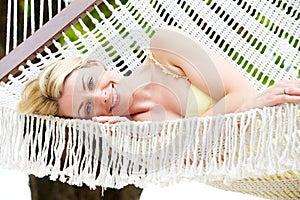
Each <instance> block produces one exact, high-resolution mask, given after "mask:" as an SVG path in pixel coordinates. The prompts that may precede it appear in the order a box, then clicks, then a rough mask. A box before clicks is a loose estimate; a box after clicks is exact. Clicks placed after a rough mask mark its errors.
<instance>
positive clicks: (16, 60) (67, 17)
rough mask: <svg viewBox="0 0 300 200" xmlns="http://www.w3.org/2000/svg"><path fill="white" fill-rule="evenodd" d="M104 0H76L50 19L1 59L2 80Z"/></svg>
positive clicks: (0, 78)
mask: <svg viewBox="0 0 300 200" xmlns="http://www.w3.org/2000/svg"><path fill="white" fill-rule="evenodd" d="M101 2H102V0H74V1H73V2H72V3H71V4H70V5H68V6H67V7H66V8H64V9H63V10H62V11H61V12H59V13H58V14H57V15H56V16H55V17H53V18H52V19H51V20H49V21H48V22H47V23H46V24H45V25H44V26H43V27H41V28H40V29H39V30H37V31H36V32H35V33H34V34H32V36H30V37H28V38H27V39H26V40H25V41H24V42H22V43H21V44H20V45H19V46H17V47H16V48H15V49H14V50H12V51H11V52H10V53H9V54H8V55H6V56H5V57H3V58H2V59H1V60H0V80H2V81H6V80H7V76H8V74H16V73H17V72H18V70H17V68H18V67H19V66H20V65H21V64H24V63H25V62H26V60H28V59H31V58H33V57H35V55H36V52H38V51H39V50H41V49H43V47H45V46H47V45H48V44H50V43H52V40H53V39H57V37H59V36H60V35H61V34H60V33H61V32H62V31H65V30H66V29H67V28H69V27H70V25H71V24H72V23H74V21H76V20H77V19H78V18H79V17H82V16H83V15H84V14H85V12H86V11H89V10H91V9H93V5H95V4H100V3H101Z"/></svg>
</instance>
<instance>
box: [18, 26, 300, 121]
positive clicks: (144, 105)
mask: <svg viewBox="0 0 300 200" xmlns="http://www.w3.org/2000/svg"><path fill="white" fill-rule="evenodd" d="M149 52H150V53H149V55H148V56H147V58H146V59H145V60H144V62H143V64H142V66H141V67H140V68H139V69H138V70H137V71H136V72H135V73H134V74H132V75H131V76H130V77H121V76H120V75H118V74H117V73H114V72H109V71H106V70H105V66H103V65H102V64H101V63H100V62H99V61H95V60H88V61H86V62H85V61H84V60H83V59H82V58H70V59H65V60H62V61H58V62H56V63H53V64H51V65H50V66H48V67H46V68H45V69H44V70H43V72H42V73H41V74H40V75H39V77H38V78H36V79H34V80H32V81H31V82H29V83H28V84H27V85H26V87H25V89H24V91H23V94H22V100H21V102H20V104H19V107H18V110H19V111H20V112H21V113H37V114H45V115H58V116H62V117H71V118H83V119H93V120H94V121H97V122H110V123H114V122H116V121H119V120H120V119H121V118H117V119H116V118H115V117H114V116H122V117H126V119H130V120H136V121H145V120H152V121H154V120H166V119H177V118H184V117H191V116H209V115H216V114H224V113H231V112H241V111H246V110H249V109H251V108H260V107H263V106H274V105H278V104H281V103H286V102H289V103H296V102H300V96H299V95H300V91H299V89H298V88H300V87H299V86H300V82H299V81H285V82H281V83H279V84H277V85H275V86H274V87H271V88H269V89H268V90H266V91H265V92H263V93H261V94H257V91H256V90H255V89H253V87H251V86H250V85H249V83H248V82H247V81H246V80H244V79H243V77H242V76H241V75H240V74H239V73H238V72H237V71H235V70H234V69H233V67H232V66H230V64H229V63H227V62H226V61H225V60H224V59H222V58H221V57H219V56H218V55H216V54H215V53H214V52H212V51H211V50H209V49H207V48H205V47H203V46H201V45H200V44H199V43H198V42H196V41H194V40H192V39H191V38H189V37H188V36H187V35H186V34H184V33H183V32H181V31H180V30H178V29H175V28H171V27H167V28H164V29H160V30H159V31H158V32H157V33H156V34H155V36H154V37H153V38H152V40H151V43H150V51H149ZM122 119H124V118H122Z"/></svg>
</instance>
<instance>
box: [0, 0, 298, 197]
mask: <svg viewBox="0 0 300 200" xmlns="http://www.w3.org/2000/svg"><path fill="white" fill-rule="evenodd" d="M103 2H104V3H103V4H102V6H107V7H108V8H109V10H110V11H111V14H109V15H107V16H105V15H104V14H103V13H102V12H101V11H100V9H99V7H98V6H97V5H95V6H94V10H93V11H92V12H95V13H96V16H97V17H96V18H94V17H93V16H92V15H91V14H90V12H86V15H85V18H80V19H78V21H77V25H76V27H78V26H79V27H81V32H80V31H79V29H78V28H77V29H76V28H75V26H73V25H72V26H71V30H73V31H74V32H75V34H76V36H77V37H78V38H77V39H76V40H75V41H71V39H70V38H68V36H67V35H66V34H65V33H64V32H62V34H61V36H62V37H63V40H64V41H65V44H64V45H63V46H62V45H61V44H60V43H59V42H57V40H53V41H52V42H51V44H52V47H51V49H50V48H48V47H44V49H43V53H37V54H36V59H35V60H34V61H32V60H30V59H29V60H27V62H26V64H23V65H21V66H20V67H19V71H20V72H21V73H20V74H19V75H14V76H13V75H10V76H9V78H8V81H6V82H1V84H0V95H1V97H2V98H1V99H0V105H1V108H0V115H1V116H0V142H1V146H0V164H1V165H2V166H4V167H6V168H10V169H17V170H20V171H24V172H26V173H30V174H34V175H35V176H39V177H43V176H46V175H49V176H50V178H51V179H53V180H60V181H62V182H67V183H69V184H76V185H81V184H82V183H85V184H87V185H89V186H90V187H92V188H94V187H95V186H98V185H101V186H103V187H114V188H121V187H123V186H124V185H127V184H135V185H136V186H140V187H144V186H147V184H149V183H158V184H162V185H164V184H171V183H175V182H178V181H180V179H182V178H188V179H193V180H198V181H200V182H205V183H207V184H209V185H213V186H215V187H218V188H221V189H225V190H231V191H236V192H242V193H248V194H253V195H257V196H260V197H266V198H278V199H288V198H290V199H296V198H300V190H299V188H300V171H299V170H300V144H299V143H300V140H299V139H300V132H299V126H300V123H299V116H298V113H299V106H298V105H294V104H285V105H282V106H278V107H271V108H264V109H256V110H251V111H248V112H245V113H239V114H227V115H220V116H215V117H206V118H187V119H181V120H171V121H162V122H122V123H118V124H114V125H108V124H98V123H94V122H91V121H88V120H79V119H72V120H70V119H62V118H58V117H52V116H35V115H28V116H23V115H19V114H18V113H16V111H15V107H16V104H17V102H18V100H19V98H20V92H21V90H22V88H23V86H24V84H25V82H26V81H27V80H28V79H29V78H32V77H34V76H36V75H37V74H38V72H39V71H40V70H41V68H42V67H43V66H44V65H45V64H47V63H49V62H52V61H54V60H57V59H60V58H63V57H64V56H68V57H72V56H78V55H80V56H83V57H96V56H97V59H100V60H102V61H103V62H104V63H105V64H106V65H107V66H111V69H112V70H117V71H120V73H122V74H127V73H130V72H131V71H134V70H135V69H136V68H137V67H138V66H139V65H140V64H141V62H142V60H143V58H144V57H145V55H146V54H147V52H146V50H145V49H146V47H147V46H148V42H149V40H150V37H151V36H152V35H153V34H154V32H155V30H156V28H158V27H161V26H163V25H166V24H169V25H173V26H177V27H180V28H182V29H183V30H184V31H185V32H187V33H188V34H189V35H190V36H191V37H194V38H195V39H197V40H199V41H200V42H201V43H203V44H205V45H206V46H208V47H209V48H211V49H213V50H214V51H215V52H217V53H218V54H220V55H221V56H223V57H224V58H226V59H227V60H228V61H230V62H231V63H232V65H233V66H234V67H236V69H238V70H239V71H240V72H241V74H242V75H243V76H245V77H246V78H247V79H248V80H249V81H250V82H251V83H252V85H253V86H254V87H256V88H257V89H258V90H262V89H265V88H266V87H268V86H269V85H270V84H272V83H273V82H276V81H278V80H281V79H296V78H297V77H298V75H299V74H298V71H299V69H298V66H299V51H300V50H299V48H300V45H299V33H300V32H299V30H300V27H299V6H300V5H299V2H296V1H287V0H286V1H285V2H282V1H276V0H274V1H263V2H261V1H258V0H252V1H243V0H239V1H235V0H232V1H225V0H224V1H221V0H219V1H211V0H208V1H194V0H185V1H182V0H178V1H173V0H168V1H167V0H162V1H158V0H151V1H149V2H144V1H143V2H139V1H138V0H129V1H128V2H127V3H124V4H123V3H121V2H120V1H118V0H117V1H115V4H113V5H112V4H109V3H108V2H106V1H103ZM73 3H76V1H74V2H73ZM73 3H71V4H70V6H71V5H72V4H73ZM89 10H90V9H89ZM55 19H56V18H54V19H52V20H51V21H52V23H55V22H56V20H55ZM87 23H92V24H93V29H91V30H90V29H89V28H88V27H87V26H86V24H87ZM57 32H60V31H59V30H57ZM33 38H34V37H33ZM42 45H43V44H41V46H42ZM53 49H55V50H53ZM12 53H13V52H12ZM9 58H10V57H9V55H8V56H7V57H6V58H4V59H3V60H2V63H1V62H0V66H1V64H3V63H5V62H6V60H5V59H9ZM2 67H4V66H1V67H0V68H2ZM158 133H159V134H158Z"/></svg>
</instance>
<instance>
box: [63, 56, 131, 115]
mask: <svg viewBox="0 0 300 200" xmlns="http://www.w3.org/2000/svg"><path fill="white" fill-rule="evenodd" d="M89 63H90V66H88V67H82V68H79V69H77V70H74V71H73V72H72V73H71V74H70V75H69V76H68V77H67V78H66V79H65V82H64V86H63V94H62V96H61V97H60V98H59V99H58V104H59V113H60V114H61V115H62V116H65V117H74V118H82V119H91V118H92V117H94V116H112V115H118V116H119V115H123V114H125V113H126V110H128V106H129V102H130V96H129V94H128V92H126V90H124V88H123V89H122V87H120V86H119V84H118V83H119V81H120V78H121V76H120V75H118V74H117V73H114V72H108V71H105V70H104V66H102V64H101V63H99V62H97V61H90V62H89Z"/></svg>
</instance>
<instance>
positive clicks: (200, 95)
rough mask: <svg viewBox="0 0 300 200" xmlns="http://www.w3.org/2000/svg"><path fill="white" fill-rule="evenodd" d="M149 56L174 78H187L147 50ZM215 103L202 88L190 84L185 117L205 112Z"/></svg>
mask: <svg viewBox="0 0 300 200" xmlns="http://www.w3.org/2000/svg"><path fill="white" fill-rule="evenodd" d="M149 58H150V60H152V61H153V62H154V63H155V64H156V66H158V67H160V68H161V69H162V71H163V72H164V73H166V74H168V75H170V76H173V77H174V78H177V79H178V78H182V79H186V80H188V79H189V78H188V77H187V76H183V75H178V74H176V73H174V72H172V71H171V70H169V69H168V68H166V67H165V66H163V65H162V64H161V63H160V62H158V60H156V59H155V58H154V56H153V55H152V53H151V52H149ZM214 104H215V102H214V100H213V99H212V98H211V97H210V96H208V95H207V94H206V93H204V92H203V91H202V90H200V89H199V88H197V87H196V86H194V85H193V84H191V86H190V90H189V94H188V98H187V108H186V113H185V117H192V116H201V115H202V114H203V113H205V112H206V111H207V110H208V109H210V108H211V107H212V106H213V105H214Z"/></svg>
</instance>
